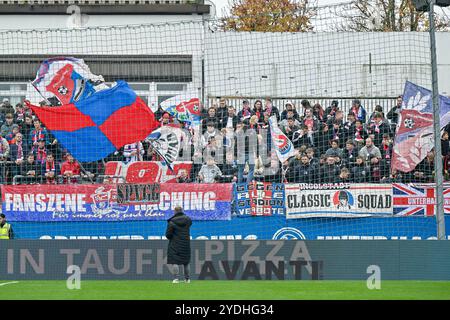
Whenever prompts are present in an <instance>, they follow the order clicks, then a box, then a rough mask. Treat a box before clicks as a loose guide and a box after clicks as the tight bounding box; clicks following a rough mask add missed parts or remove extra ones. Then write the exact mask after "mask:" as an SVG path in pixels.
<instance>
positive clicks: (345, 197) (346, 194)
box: [285, 184, 392, 219]
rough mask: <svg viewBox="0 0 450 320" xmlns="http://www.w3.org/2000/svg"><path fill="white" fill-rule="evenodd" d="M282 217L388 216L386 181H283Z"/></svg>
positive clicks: (389, 204) (389, 200)
mask: <svg viewBox="0 0 450 320" xmlns="http://www.w3.org/2000/svg"><path fill="white" fill-rule="evenodd" d="M285 195H286V196H285V203H286V218H287V219H297V218H312V217H342V218H347V217H367V216H374V215H392V185H390V184H287V185H286V186H285Z"/></svg>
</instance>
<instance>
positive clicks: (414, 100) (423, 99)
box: [392, 81, 450, 172]
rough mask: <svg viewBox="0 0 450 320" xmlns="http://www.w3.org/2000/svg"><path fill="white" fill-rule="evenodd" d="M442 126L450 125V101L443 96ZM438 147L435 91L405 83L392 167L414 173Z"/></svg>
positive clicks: (440, 98) (440, 106) (440, 109)
mask: <svg viewBox="0 0 450 320" xmlns="http://www.w3.org/2000/svg"><path fill="white" fill-rule="evenodd" d="M439 115H440V127H441V128H443V127H445V126H446V125H447V124H448V123H449V122H450V98H447V97H444V96H439ZM433 147H434V130H433V101H432V92H431V91H430V90H428V89H425V88H423V87H420V86H418V85H415V84H413V83H411V82H409V81H407V82H406V84H405V90H404V93H403V105H402V111H401V113H400V121H399V123H398V126H397V133H396V136H395V141H394V147H393V154H392V168H393V169H397V170H399V171H402V172H411V171H412V170H414V169H415V168H416V166H417V165H418V164H419V163H420V162H421V161H422V160H423V159H424V158H425V157H426V155H427V153H428V152H429V151H431V150H432V149H433Z"/></svg>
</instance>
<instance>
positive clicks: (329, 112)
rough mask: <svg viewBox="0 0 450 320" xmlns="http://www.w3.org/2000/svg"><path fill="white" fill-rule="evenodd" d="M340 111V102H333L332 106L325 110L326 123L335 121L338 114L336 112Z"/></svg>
mask: <svg viewBox="0 0 450 320" xmlns="http://www.w3.org/2000/svg"><path fill="white" fill-rule="evenodd" d="M338 110H339V101H337V100H333V101H331V105H330V106H329V107H327V108H326V109H325V119H326V121H329V120H333V119H334V116H335V114H336V111H338Z"/></svg>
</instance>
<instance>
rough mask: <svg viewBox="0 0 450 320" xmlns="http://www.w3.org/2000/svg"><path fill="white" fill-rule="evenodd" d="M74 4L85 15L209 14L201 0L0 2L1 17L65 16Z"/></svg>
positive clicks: (6, 0)
mask: <svg viewBox="0 0 450 320" xmlns="http://www.w3.org/2000/svg"><path fill="white" fill-rule="evenodd" d="M70 5H77V6H78V7H80V9H81V11H82V12H83V13H85V14H108V15H114V14H121V15H123V14H130V15H133V14H140V15H142V14H200V15H204V14H209V8H210V6H209V5H205V4H204V1H203V0H76V1H74V0H65V1H57V0H39V1H18V0H15V1H11V0H3V1H0V15H2V14H67V7H68V6H70Z"/></svg>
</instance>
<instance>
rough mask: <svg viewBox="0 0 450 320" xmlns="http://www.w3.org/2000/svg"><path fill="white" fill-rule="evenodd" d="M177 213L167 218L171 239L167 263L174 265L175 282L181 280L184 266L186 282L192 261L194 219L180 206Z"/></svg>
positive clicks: (168, 237) (168, 236)
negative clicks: (191, 235) (192, 226)
mask: <svg viewBox="0 0 450 320" xmlns="http://www.w3.org/2000/svg"><path fill="white" fill-rule="evenodd" d="M174 212H175V215H174V216H173V217H171V218H170V219H169V220H167V230H166V238H167V239H169V246H168V248H167V264H172V265H173V274H174V276H175V278H174V279H173V281H172V282H173V283H179V282H180V278H179V277H180V269H181V266H183V270H184V279H185V282H186V283H189V282H191V281H190V277H189V262H190V261H191V243H190V228H191V225H192V220H191V218H189V217H188V216H187V215H185V214H184V212H183V209H182V208H181V207H179V206H177V207H175V209H174Z"/></svg>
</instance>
